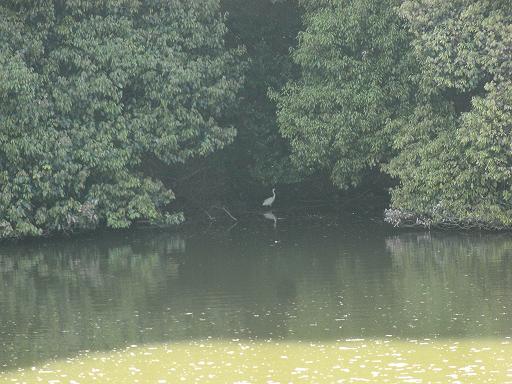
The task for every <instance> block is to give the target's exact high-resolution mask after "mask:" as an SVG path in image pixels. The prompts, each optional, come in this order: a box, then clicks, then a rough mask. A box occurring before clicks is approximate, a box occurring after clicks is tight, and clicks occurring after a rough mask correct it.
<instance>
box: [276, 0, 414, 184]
mask: <svg viewBox="0 0 512 384" xmlns="http://www.w3.org/2000/svg"><path fill="white" fill-rule="evenodd" d="M397 4H399V1H395V0H385V1H360V0H357V1H355V0H350V1H349V0H337V1H324V2H321V3H319V2H318V1H313V0H307V1H306V0H305V1H303V4H302V5H303V6H304V7H305V9H306V15H305V27H306V28H305V31H304V32H301V33H300V35H299V46H298V48H297V49H296V50H295V51H294V52H293V59H294V61H295V63H296V64H297V65H298V66H300V69H301V77H300V79H299V80H297V81H293V82H290V83H289V84H288V85H287V86H286V87H285V88H284V90H283V91H282V93H281V95H280V96H278V97H277V99H278V106H279V112H278V119H279V123H280V127H281V131H282V134H283V135H284V136H285V137H286V138H288V139H289V140H290V143H291V145H292V148H293V160H294V162H295V164H296V165H297V166H298V167H300V168H301V169H303V170H304V171H306V172H311V171H315V170H318V169H327V170H329V171H330V173H331V177H332V179H333V181H334V183H335V184H336V185H337V186H339V187H341V188H348V187H350V186H355V185H357V184H359V183H360V181H361V179H362V178H363V177H364V175H366V174H367V173H368V170H370V169H371V168H373V167H376V166H378V165H379V164H380V163H382V162H383V161H386V160H388V159H389V157H390V156H391V143H392V137H393V126H392V124H390V123H391V122H392V121H393V119H394V118H395V117H396V116H398V115H400V113H401V112H402V110H403V109H406V108H407V107H408V101H409V99H410V93H411V86H410V79H409V77H410V74H411V73H412V71H413V65H414V61H413V60H412V57H411V54H410V53H409V49H408V47H409V41H410V39H409V34H408V33H407V31H406V30H405V29H404V28H403V26H402V24H403V23H402V21H401V20H400V19H399V17H398V15H397V14H396V12H395V11H394V7H395V6H396V5H397Z"/></svg>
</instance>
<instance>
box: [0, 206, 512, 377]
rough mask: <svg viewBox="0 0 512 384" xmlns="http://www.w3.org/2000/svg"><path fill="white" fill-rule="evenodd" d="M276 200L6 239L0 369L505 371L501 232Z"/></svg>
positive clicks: (142, 373) (23, 373) (86, 372)
mask: <svg viewBox="0 0 512 384" xmlns="http://www.w3.org/2000/svg"><path fill="white" fill-rule="evenodd" d="M274 213H275V220H274V218H271V217H270V215H267V216H266V217H265V216H263V215H254V217H251V218H247V219H244V220H241V221H240V222H239V223H238V224H237V225H235V226H232V227H228V226H225V225H220V224H215V225H212V226H211V227H209V228H205V227H202V228H183V229H181V230H180V231H179V232H178V233H176V232H170V231H149V230H144V231H143V230H141V231H131V232H122V233H117V234H102V235H99V234H96V235H94V236H93V235H91V236H87V237H78V238H73V239H65V240H52V241H44V242H30V243H26V242H25V243H19V244H17V245H14V244H11V245H5V244H4V245H3V246H1V247H0V382H6V383H7V382H9V383H15V382H19V383H21V382H27V383H31V382H52V383H81V384H82V383H88V382H114V383H122V382H129V383H132V382H139V383H146V382H148V383H166V382H168V383H176V382H187V383H188V382H201V383H202V382H208V383H229V382H232V383H277V382H281V383H289V382H304V383H314V382H318V383H330V382H358V381H369V382H390V383H394V382H418V383H421V382H441V383H443V382H465V381H466V382H468V381H469V382H496V383H504V382H507V381H508V382H511V383H512V236H511V235H510V234H492V233H478V232H472V233H456V232H445V233H442V232H435V231H432V232H426V231H396V230H394V229H393V228H391V227H388V226H385V225H382V224H380V223H379V222H378V220H369V219H368V218H366V217H364V216H359V215H357V214H349V215H346V216H345V217H342V218H325V217H320V216H315V215H311V216H307V217H292V216H287V215H285V214H284V213H283V214H278V213H276V212H274ZM269 218H270V219H271V220H269Z"/></svg>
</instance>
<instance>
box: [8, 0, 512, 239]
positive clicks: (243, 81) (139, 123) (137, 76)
mask: <svg viewBox="0 0 512 384" xmlns="http://www.w3.org/2000/svg"><path fill="white" fill-rule="evenodd" d="M511 129H512V2H510V0H453V1H449V2H446V1H442V0H262V1H252V0H169V1H165V2H162V1H157V0H148V1H142V0H93V1H85V2H84V1H80V0H69V1H62V0H42V1H35V0H6V1H4V2H2V4H1V5H0V237H16V236H25V235H41V234H46V233H51V232H58V231H71V230H75V229H86V228H96V227H98V226H107V227H112V228H126V227H129V226H130V225H131V224H132V223H134V222H138V221H144V222H150V223H160V224H174V223H179V222H181V221H182V220H183V215H182V214H181V212H180V211H179V209H177V208H175V205H173V204H172V202H173V200H174V199H175V196H174V191H177V192H176V193H177V194H179V193H181V192H183V191H185V192H184V193H183V195H184V196H185V197H186V195H187V194H188V193H189V192H196V193H197V191H200V192H201V199H199V200H201V202H202V199H203V198H204V199H208V198H210V199H211V201H209V202H205V204H210V206H211V205H212V204H213V203H212V202H214V201H217V199H221V198H223V196H225V195H226V194H225V193H224V192H225V191H232V190H236V192H235V193H232V195H231V196H234V195H235V196H239V198H247V195H248V194H250V191H254V190H257V189H258V188H259V187H264V186H265V188H267V187H268V186H270V185H271V184H272V185H274V186H275V185H276V184H277V183H280V184H281V185H282V184H286V183H290V184H291V183H296V182H297V181H298V180H308V177H309V176H311V175H321V176H320V177H322V175H324V174H327V175H329V177H330V180H331V181H332V183H331V184H332V185H335V186H336V187H337V188H338V189H339V190H347V189H353V187H357V186H359V185H361V184H364V183H365V182H366V181H368V180H374V179H378V180H379V182H380V183H381V184H379V185H378V187H379V188H380V189H381V190H383V191H385V193H387V192H388V191H389V190H390V191H391V192H390V198H391V205H390V207H389V209H388V210H387V211H386V220H387V221H388V222H390V223H392V224H394V225H404V224H414V225H424V226H432V225H452V226H458V227H464V228H466V227H481V228H510V227H512V151H511V148H512V141H511V139H510V133H511ZM205 165H206V166H205ZM205 169H206V171H205V172H202V170H205ZM199 171H201V172H199ZM180 172H181V173H180ZM176 175H178V176H176ZM195 175H200V177H199V178H197V179H195V180H194V181H193V182H190V180H193V179H194V176H195ZM173 180H174V181H173ZM176 180H187V181H188V182H189V184H186V183H185V185H180V183H179V182H176ZM322 180H323V179H322ZM381 180H385V183H382V182H381ZM320 185H323V184H322V183H320ZM307 188H310V189H311V190H313V189H314V186H311V185H307V184H304V189H303V190H306V189H307ZM241 190H244V192H243V193H242V192H240V191H241ZM247 191H249V192H247ZM244 193H245V195H244ZM192 195H193V196H194V194H193V193H192ZM190 200H192V199H189V200H188V201H187V199H186V198H185V199H183V201H184V203H183V204H182V205H181V207H185V208H186V206H187V204H189V203H190Z"/></svg>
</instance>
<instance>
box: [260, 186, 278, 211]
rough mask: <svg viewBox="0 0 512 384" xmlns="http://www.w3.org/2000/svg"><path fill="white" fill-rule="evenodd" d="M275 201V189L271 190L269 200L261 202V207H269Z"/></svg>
mask: <svg viewBox="0 0 512 384" xmlns="http://www.w3.org/2000/svg"><path fill="white" fill-rule="evenodd" d="M275 199H276V189H275V188H272V196H270V197H269V198H266V199H265V200H264V201H263V204H262V205H263V206H264V207H271V206H272V204H273V203H274V200H275Z"/></svg>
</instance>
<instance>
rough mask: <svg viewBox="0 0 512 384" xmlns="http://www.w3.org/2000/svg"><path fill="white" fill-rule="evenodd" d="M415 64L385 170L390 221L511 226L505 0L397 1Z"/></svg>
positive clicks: (511, 101) (509, 40)
mask: <svg viewBox="0 0 512 384" xmlns="http://www.w3.org/2000/svg"><path fill="white" fill-rule="evenodd" d="M400 13H401V14H402V16H403V17H404V18H405V19H406V20H407V21H408V24H409V28H410V29H411V31H412V32H413V33H414V53H415V55H416V56H417V58H418V59H419V60H418V61H419V62H421V63H422V66H421V78H420V81H419V83H418V97H417V107H416V108H415V110H414V112H413V113H412V114H410V115H408V116H405V117H403V118H402V119H401V120H400V122H399V123H398V125H400V130H399V133H398V134H397V135H396V136H395V146H396V149H397V150H398V153H399V155H398V156H397V157H396V158H394V159H393V160H392V161H391V163H390V165H389V167H388V171H389V172H390V173H391V174H392V175H393V176H395V177H397V178H398V179H399V181H400V185H399V186H398V187H397V188H396V189H395V190H394V191H393V194H392V199H393V207H394V208H395V209H396V210H390V211H389V212H388V219H389V220H390V221H392V222H394V223H395V224H400V223H402V222H403V221H404V220H406V221H407V220H410V219H413V220H418V221H419V222H420V223H422V224H424V225H432V224H455V225H459V226H460V225H462V226H480V227H492V228H501V227H509V226H511V225H512V200H511V199H512V168H511V166H512V151H511V145H512V141H511V137H510V130H511V128H512V80H511V79H512V3H510V2H508V1H494V0H472V1H468V0H458V1H451V2H443V1H440V0H439V1H428V2H417V1H405V2H404V3H403V4H402V6H401V8H400Z"/></svg>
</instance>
